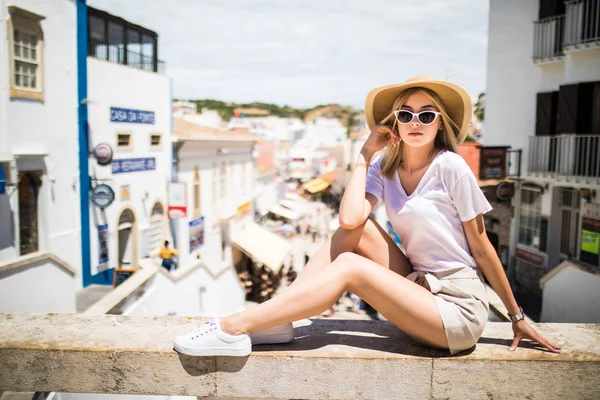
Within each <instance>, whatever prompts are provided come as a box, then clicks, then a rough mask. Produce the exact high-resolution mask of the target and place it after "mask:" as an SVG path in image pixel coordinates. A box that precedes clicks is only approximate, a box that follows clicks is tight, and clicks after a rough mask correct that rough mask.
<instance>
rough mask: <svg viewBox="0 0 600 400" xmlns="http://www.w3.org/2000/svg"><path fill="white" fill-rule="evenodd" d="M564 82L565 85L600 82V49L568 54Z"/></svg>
mask: <svg viewBox="0 0 600 400" xmlns="http://www.w3.org/2000/svg"><path fill="white" fill-rule="evenodd" d="M564 80H565V84H568V83H577V82H587V81H598V80H600V49H596V50H587V49H586V50H585V51H580V52H576V53H570V54H568V55H567V57H566V60H565V77H564Z"/></svg>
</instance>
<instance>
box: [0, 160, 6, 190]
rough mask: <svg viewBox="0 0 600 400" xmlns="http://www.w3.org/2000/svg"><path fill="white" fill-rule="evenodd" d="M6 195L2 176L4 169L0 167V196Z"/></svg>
mask: <svg viewBox="0 0 600 400" xmlns="http://www.w3.org/2000/svg"><path fill="white" fill-rule="evenodd" d="M1 194H6V177H5V176H4V169H3V168H2V165H0V195H1Z"/></svg>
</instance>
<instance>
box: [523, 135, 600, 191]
mask: <svg viewBox="0 0 600 400" xmlns="http://www.w3.org/2000/svg"><path fill="white" fill-rule="evenodd" d="M527 171H528V173H529V174H544V175H551V176H553V177H556V178H558V179H559V180H560V179H562V178H563V177H580V178H595V179H599V180H600V136H597V135H596V136H592V135H575V134H571V135H560V136H533V137H530V138H529V157H528V163H527Z"/></svg>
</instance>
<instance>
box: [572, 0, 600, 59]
mask: <svg viewBox="0 0 600 400" xmlns="http://www.w3.org/2000/svg"><path fill="white" fill-rule="evenodd" d="M565 5H566V18H565V34H564V36H565V38H564V46H565V48H566V49H568V48H569V47H577V46H578V45H580V44H588V45H589V44H592V43H596V44H599V45H600V1H598V0H571V1H566V2H565Z"/></svg>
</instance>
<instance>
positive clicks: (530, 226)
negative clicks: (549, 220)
mask: <svg viewBox="0 0 600 400" xmlns="http://www.w3.org/2000/svg"><path fill="white" fill-rule="evenodd" d="M541 211H542V193H541V191H539V190H537V189H526V188H523V189H521V216H520V218H519V243H520V244H523V245H525V246H529V247H533V248H535V249H539V248H540V240H541V235H540V220H541Z"/></svg>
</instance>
